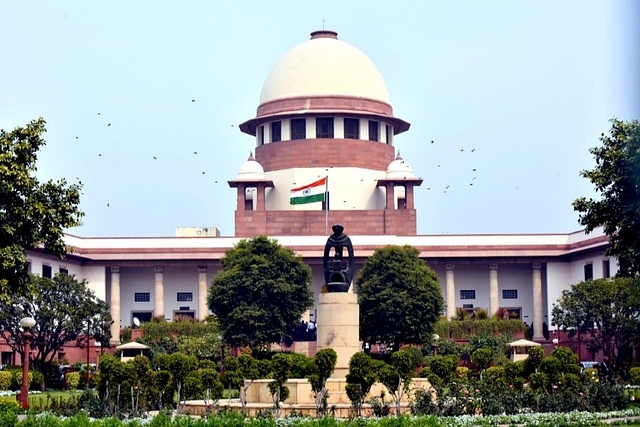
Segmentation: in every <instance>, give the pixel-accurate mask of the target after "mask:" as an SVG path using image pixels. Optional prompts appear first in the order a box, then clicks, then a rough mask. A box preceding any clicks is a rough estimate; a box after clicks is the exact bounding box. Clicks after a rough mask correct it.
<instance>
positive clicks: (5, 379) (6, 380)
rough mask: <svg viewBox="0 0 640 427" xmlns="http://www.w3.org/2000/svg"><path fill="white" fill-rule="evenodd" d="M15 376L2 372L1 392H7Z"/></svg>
mask: <svg viewBox="0 0 640 427" xmlns="http://www.w3.org/2000/svg"><path fill="white" fill-rule="evenodd" d="M12 380H13V375H12V374H11V372H9V371H0V390H2V391H6V390H9V387H11V381H12Z"/></svg>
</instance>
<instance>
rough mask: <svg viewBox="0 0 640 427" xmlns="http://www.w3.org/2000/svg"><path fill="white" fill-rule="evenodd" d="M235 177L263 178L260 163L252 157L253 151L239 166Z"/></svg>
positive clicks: (242, 178)
mask: <svg viewBox="0 0 640 427" xmlns="http://www.w3.org/2000/svg"><path fill="white" fill-rule="evenodd" d="M236 179H241V180H261V179H264V169H263V168H262V165H261V164H260V163H258V162H256V161H255V160H254V158H253V153H251V154H250V155H249V158H248V159H247V161H246V162H244V163H243V164H242V165H241V166H240V172H238V176H237V177H236Z"/></svg>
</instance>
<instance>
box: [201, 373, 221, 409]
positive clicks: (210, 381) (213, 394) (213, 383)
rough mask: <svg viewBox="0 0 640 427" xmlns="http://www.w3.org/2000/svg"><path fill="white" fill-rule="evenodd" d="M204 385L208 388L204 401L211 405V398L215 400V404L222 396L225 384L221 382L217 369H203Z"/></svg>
mask: <svg viewBox="0 0 640 427" xmlns="http://www.w3.org/2000/svg"><path fill="white" fill-rule="evenodd" d="M200 372H201V376H202V385H203V387H204V388H205V390H206V393H205V398H204V403H205V405H206V406H209V405H210V403H209V400H210V399H211V400H213V403H214V404H215V403H216V402H217V401H218V399H220V398H222V393H223V391H224V386H223V385H222V383H221V382H220V376H219V375H218V373H217V372H216V370H215V369H201V370H200Z"/></svg>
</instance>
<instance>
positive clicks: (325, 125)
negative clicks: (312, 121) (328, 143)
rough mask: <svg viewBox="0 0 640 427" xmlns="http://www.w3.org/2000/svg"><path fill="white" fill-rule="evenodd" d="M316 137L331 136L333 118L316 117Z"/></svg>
mask: <svg viewBox="0 0 640 427" xmlns="http://www.w3.org/2000/svg"><path fill="white" fill-rule="evenodd" d="M316 138H333V118H332V117H318V118H316Z"/></svg>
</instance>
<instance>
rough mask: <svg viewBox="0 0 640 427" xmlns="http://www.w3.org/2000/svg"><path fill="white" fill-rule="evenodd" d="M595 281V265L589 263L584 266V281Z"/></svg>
mask: <svg viewBox="0 0 640 427" xmlns="http://www.w3.org/2000/svg"><path fill="white" fill-rule="evenodd" d="M591 279H593V264H592V263H587V264H585V265H584V280H591Z"/></svg>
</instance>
